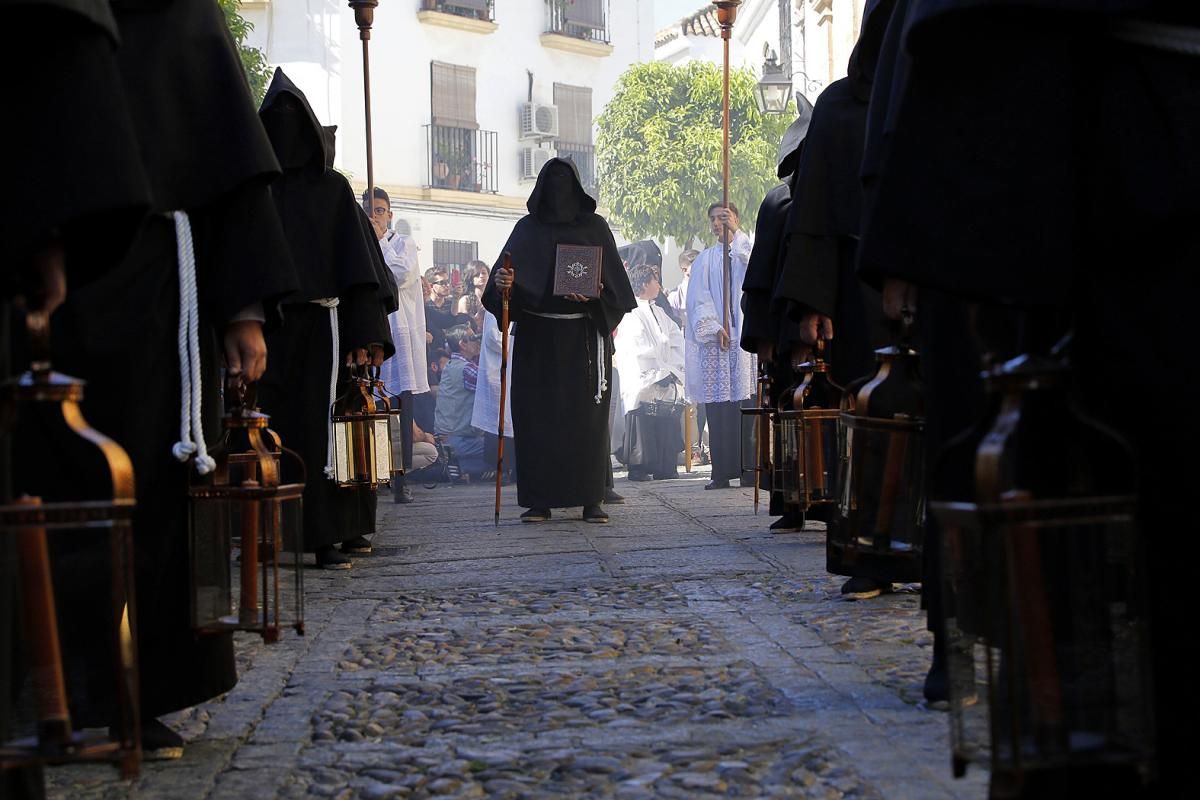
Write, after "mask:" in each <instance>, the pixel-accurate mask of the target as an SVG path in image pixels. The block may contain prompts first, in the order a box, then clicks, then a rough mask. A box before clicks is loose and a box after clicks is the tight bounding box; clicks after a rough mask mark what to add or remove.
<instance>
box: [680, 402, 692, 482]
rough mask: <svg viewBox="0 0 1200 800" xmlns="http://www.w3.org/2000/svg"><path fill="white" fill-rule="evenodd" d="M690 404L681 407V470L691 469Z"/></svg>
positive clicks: (689, 470) (688, 470)
mask: <svg viewBox="0 0 1200 800" xmlns="http://www.w3.org/2000/svg"><path fill="white" fill-rule="evenodd" d="M693 413H694V410H693V408H692V407H691V405H687V406H684V409H683V471H684V472H688V473H690V472H691V471H692V414H693Z"/></svg>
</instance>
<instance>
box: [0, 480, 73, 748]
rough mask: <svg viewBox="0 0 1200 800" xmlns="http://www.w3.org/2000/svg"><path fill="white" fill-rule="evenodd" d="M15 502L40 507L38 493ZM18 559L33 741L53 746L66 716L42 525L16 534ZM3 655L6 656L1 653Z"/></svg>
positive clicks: (64, 735) (63, 737)
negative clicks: (35, 719)
mask: <svg viewBox="0 0 1200 800" xmlns="http://www.w3.org/2000/svg"><path fill="white" fill-rule="evenodd" d="M16 504H17V505H23V506H40V505H41V504H42V500H41V498H40V497H22V498H20V499H18V500H17V501H16ZM17 552H18V553H19V555H20V559H21V565H22V566H21V590H22V595H23V598H22V599H23V603H22V604H23V606H24V609H25V618H26V620H27V626H26V627H27V631H28V637H29V641H28V647H29V664H30V673H31V676H32V678H33V691H34V705H35V707H36V710H37V717H38V723H37V727H38V742H39V744H41V745H42V746H43V747H47V748H49V749H52V750H56V749H58V748H60V747H63V746H65V745H66V744H67V743H68V742H70V741H71V715H70V713H69V712H68V710H67V690H66V685H67V684H66V680H65V679H64V677H63V667H62V651H61V649H60V648H59V643H58V615H57V612H56V610H55V604H54V582H53V579H52V578H51V577H50V552H49V549H48V548H47V546H46V530H45V529H44V528H26V529H24V530H22V531H21V532H20V533H19V534H18V536H17ZM5 657H6V658H7V657H8V654H7V653H5Z"/></svg>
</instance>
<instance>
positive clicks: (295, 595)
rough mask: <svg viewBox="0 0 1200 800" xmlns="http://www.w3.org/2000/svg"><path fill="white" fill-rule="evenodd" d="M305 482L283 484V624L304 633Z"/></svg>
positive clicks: (280, 535) (281, 507) (281, 558)
mask: <svg viewBox="0 0 1200 800" xmlns="http://www.w3.org/2000/svg"><path fill="white" fill-rule="evenodd" d="M303 493H304V486H303V484H292V485H288V486H281V487H279V494H280V498H281V499H280V500H279V501H278V502H277V504H276V508H277V509H278V513H279V541H280V556H279V567H280V574H279V583H280V592H281V595H282V597H281V601H280V604H279V606H278V608H279V610H280V614H283V615H285V616H284V618H283V619H282V620H281V622H280V624H281V626H282V625H291V626H292V627H294V628H295V629H296V631H297V632H298V633H301V634H303V633H304V498H303Z"/></svg>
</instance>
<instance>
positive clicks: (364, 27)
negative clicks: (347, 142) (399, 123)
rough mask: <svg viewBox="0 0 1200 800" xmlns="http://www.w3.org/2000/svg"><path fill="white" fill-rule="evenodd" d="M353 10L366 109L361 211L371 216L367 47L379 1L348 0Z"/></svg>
mask: <svg viewBox="0 0 1200 800" xmlns="http://www.w3.org/2000/svg"><path fill="white" fill-rule="evenodd" d="M349 3H350V7H351V8H352V9H354V24H355V25H357V26H358V38H359V39H361V40H362V54H363V106H364V107H365V108H366V124H367V193H366V196H365V199H364V200H363V209H364V210H366V212H367V216H371V206H372V204H373V203H374V202H375V159H374V154H373V153H372V147H371V56H370V51H369V49H368V46H369V44H370V41H371V26H372V25H373V24H374V23H375V7H376V6H377V5H379V0H349Z"/></svg>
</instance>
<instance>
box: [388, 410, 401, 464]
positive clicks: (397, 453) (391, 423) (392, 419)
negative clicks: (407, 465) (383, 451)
mask: <svg viewBox="0 0 1200 800" xmlns="http://www.w3.org/2000/svg"><path fill="white" fill-rule="evenodd" d="M388 438H389V441H390V442H391V446H392V472H397V473H399V472H404V425H403V418H402V417H401V416H400V414H399V413H398V412H392V413H391V414H388Z"/></svg>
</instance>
